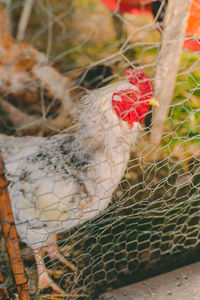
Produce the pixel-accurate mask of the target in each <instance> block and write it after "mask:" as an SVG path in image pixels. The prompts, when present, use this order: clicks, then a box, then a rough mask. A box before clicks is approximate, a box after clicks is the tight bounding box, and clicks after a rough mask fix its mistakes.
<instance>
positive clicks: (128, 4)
mask: <svg viewBox="0 0 200 300" xmlns="http://www.w3.org/2000/svg"><path fill="white" fill-rule="evenodd" d="M101 1H102V2H103V3H104V4H105V5H106V6H107V7H108V8H109V9H110V10H115V11H118V12H122V13H125V12H126V13H131V14H136V15H141V14H151V2H152V1H151V0H121V1H120V0H101Z"/></svg>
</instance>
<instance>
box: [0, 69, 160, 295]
mask: <svg viewBox="0 0 200 300" xmlns="http://www.w3.org/2000/svg"><path fill="white" fill-rule="evenodd" d="M153 93H154V89H153V87H152V81H151V79H150V77H149V76H147V75H145V74H144V73H143V72H142V71H141V70H136V71H134V70H132V69H128V70H127V71H126V79H125V80H123V81H120V82H116V83H113V84H110V85H109V86H106V87H103V88H101V89H98V90H96V91H93V92H91V93H90V94H89V95H87V96H84V97H83V99H82V101H81V102H80V104H79V105H78V106H77V107H76V109H75V110H74V115H75V117H76V129H75V130H74V131H73V132H71V133H69V132H68V133H63V134H58V135H55V136H53V137H49V138H44V137H21V138H17V137H9V136H4V135H0V148H1V150H2V155H3V159H4V164H5V174H6V177H7V180H8V190H9V194H10V199H11V203H12V208H13V214H14V218H15V223H16V227H17V231H18V234H19V236H20V238H21V240H22V241H23V242H25V243H26V244H28V245H29V246H30V247H31V248H32V249H33V253H34V257H35V261H36V264H37V271H38V288H39V289H43V288H44V287H47V286H51V287H52V288H53V289H54V290H55V291H58V292H61V293H62V292H63V291H62V289H61V288H60V287H59V286H58V285H56V283H55V282H53V280H52V279H51V277H50V274H49V273H48V270H47V269H46V267H45V264H44V261H43V258H42V255H41V249H42V248H43V247H47V249H49V253H51V254H53V255H54V258H57V259H59V260H60V261H61V262H63V263H65V262H66V259H65V258H64V256H62V255H61V254H60V253H59V252H58V249H54V252H52V251H51V250H52V245H51V243H52V241H54V242H56V233H59V232H62V231H64V230H67V229H70V228H72V227H74V226H77V225H80V224H82V223H84V222H85V221H87V220H89V219H91V218H93V217H94V216H96V215H97V214H99V213H100V212H101V211H103V210H104V209H105V208H106V207H107V206H108V204H109V202H110V200H111V197H112V194H113V192H114V190H115V188H116V186H117V185H118V183H119V182H120V179H121V177H122V176H123V173H124V171H125V168H126V166H127V162H128V160H129V156H130V150H131V147H132V146H133V145H134V144H135V142H136V137H137V134H138V129H139V127H140V123H141V122H142V121H143V120H144V118H145V116H146V114H147V113H148V110H149V105H150V104H152V105H157V104H158V102H157V101H156V100H155V99H154V98H152V97H153ZM47 251H48V250H47ZM66 263H69V262H66ZM71 268H72V269H74V268H75V266H74V265H71Z"/></svg>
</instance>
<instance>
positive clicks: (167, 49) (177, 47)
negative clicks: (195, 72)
mask: <svg viewBox="0 0 200 300" xmlns="http://www.w3.org/2000/svg"><path fill="white" fill-rule="evenodd" d="M191 2H192V0H184V1H182V0H169V2H168V6H167V11H166V15H165V19H164V32H163V38H162V46H161V50H160V53H159V58H158V62H157V68H156V75H155V92H156V97H157V99H158V101H159V102H160V107H155V108H154V112H153V118H152V131H151V144H154V145H155V144H158V143H159V142H160V140H161V136H162V133H163V124H164V122H165V120H166V119H167V114H168V110H169V105H170V102H171V99H172V95H173V90H174V86H175V82H176V74H177V71H178V67H179V62H180V57H181V53H182V46H183V41H184V37H185V30H186V26H187V19H188V16H189V10H190V5H191Z"/></svg>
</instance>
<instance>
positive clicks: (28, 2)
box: [17, 0, 34, 42]
mask: <svg viewBox="0 0 200 300" xmlns="http://www.w3.org/2000/svg"><path fill="white" fill-rule="evenodd" d="M33 1H34V0H25V1H24V2H25V3H24V8H23V10H22V13H21V16H20V20H19V25H18V33H17V40H18V41H19V42H21V41H23V39H24V34H25V31H26V28H27V25H28V22H29V19H30V15H31V10H32V7H33Z"/></svg>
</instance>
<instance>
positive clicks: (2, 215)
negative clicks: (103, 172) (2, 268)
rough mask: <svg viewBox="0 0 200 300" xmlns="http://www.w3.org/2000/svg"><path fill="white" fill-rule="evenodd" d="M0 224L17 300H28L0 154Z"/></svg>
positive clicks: (28, 295) (26, 284) (24, 275)
mask: <svg viewBox="0 0 200 300" xmlns="http://www.w3.org/2000/svg"><path fill="white" fill-rule="evenodd" d="M0 223H1V226H2V231H3V235H4V239H5V244H6V247H7V251H8V255H9V259H10V263H11V267H12V271H13V275H14V279H15V283H16V286H17V291H18V294H19V300H30V294H29V291H28V278H27V276H26V273H25V269H24V264H23V260H22V257H21V251H20V248H19V242H18V235H17V231H16V227H15V223H14V217H13V213H12V208H11V204H10V197H9V194H8V190H7V182H6V179H5V176H4V171H3V161H2V157H1V153H0Z"/></svg>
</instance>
